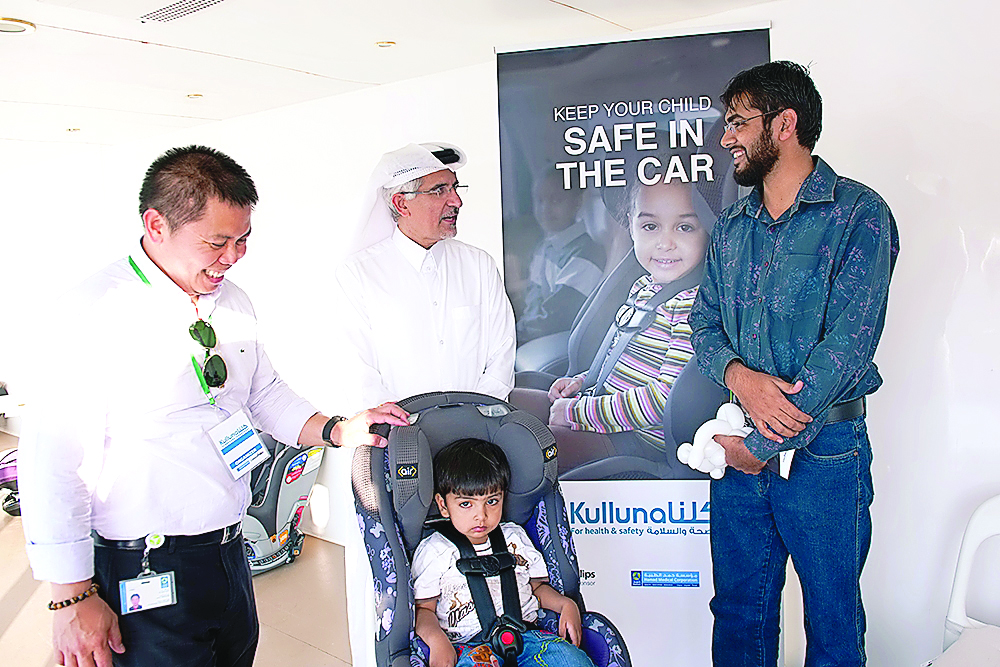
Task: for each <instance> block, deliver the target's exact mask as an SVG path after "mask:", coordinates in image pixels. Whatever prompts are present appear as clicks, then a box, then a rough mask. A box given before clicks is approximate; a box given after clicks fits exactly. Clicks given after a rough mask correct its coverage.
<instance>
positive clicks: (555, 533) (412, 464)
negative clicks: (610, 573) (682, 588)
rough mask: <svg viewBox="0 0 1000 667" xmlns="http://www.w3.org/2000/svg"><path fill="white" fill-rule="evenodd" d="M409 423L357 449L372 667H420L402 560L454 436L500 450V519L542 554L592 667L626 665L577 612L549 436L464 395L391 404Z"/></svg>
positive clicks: (612, 633)
mask: <svg viewBox="0 0 1000 667" xmlns="http://www.w3.org/2000/svg"><path fill="white" fill-rule="evenodd" d="M399 406H400V407H402V408H403V409H404V410H406V411H407V412H409V413H410V414H411V418H410V419H411V425H410V426H401V427H394V428H392V429H391V430H390V431H389V432H388V438H389V445H388V447H387V448H385V449H379V448H372V447H360V448H358V450H357V451H356V452H355V454H354V461H353V467H352V472H351V478H352V482H353V485H354V498H355V503H356V506H357V511H358V523H359V525H360V526H362V527H363V530H364V540H365V547H366V550H367V552H368V555H369V559H370V560H371V565H372V572H373V574H374V586H375V612H376V618H377V619H379V620H378V623H377V624H376V625H377V630H376V637H374V638H373V641H374V642H375V656H376V665H377V666H378V667H411V665H412V666H415V667H419V666H424V665H426V664H427V662H428V653H429V652H428V649H427V646H426V644H424V643H423V641H421V640H420V639H419V638H416V636H415V634H414V632H413V624H414V600H413V587H412V585H411V584H410V560H411V558H412V556H413V551H414V550H415V549H416V547H417V544H418V543H419V542H420V540H421V539H422V538H423V537H424V536H426V535H428V534H429V532H430V531H431V530H432V528H429V527H428V526H427V525H425V522H426V521H427V519H428V513H429V510H431V508H432V505H433V496H434V479H433V458H434V454H436V453H437V452H438V451H439V450H440V449H441V448H443V447H444V446H445V445H447V444H449V443H451V442H454V441H455V440H459V439H461V438H479V439H482V440H486V441H488V442H492V443H495V444H497V445H499V446H500V448H501V449H503V451H504V454H505V455H506V456H507V460H508V463H509V464H510V468H511V480H510V488H509V490H508V493H507V496H506V498H505V501H504V512H503V520H504V521H513V522H515V523H518V524H520V525H521V526H523V527H524V529H525V531H526V532H527V534H528V536H529V537H530V538H531V540H532V542H534V544H535V547H536V548H537V549H538V550H539V551H540V552H541V554H542V556H543V557H544V559H545V563H546V566H547V567H548V571H549V584H550V585H551V586H552V587H553V588H554V589H556V590H557V591H559V592H560V593H562V594H563V595H565V596H567V597H569V598H571V599H573V600H575V601H576V602H577V604H578V605H579V606H580V609H581V615H582V618H583V630H584V632H583V635H584V636H583V642H582V648H583V650H584V651H586V653H587V654H588V655H589V656H590V658H591V660H593V662H594V664H595V665H596V667H631V661H630V659H629V655H628V649H627V648H626V647H625V642H624V641H623V640H622V637H621V634H620V633H619V632H618V630H617V628H615V627H614V625H613V624H612V623H611V622H610V621H609V620H608V619H607V618H605V617H604V616H602V615H601V614H598V613H596V612H589V611H584V606H583V598H582V597H581V595H580V577H579V566H578V564H577V560H576V552H575V551H574V549H573V542H572V539H571V535H570V533H571V531H570V525H569V520H568V518H567V515H566V509H565V505H564V502H563V498H562V494H561V493H560V491H559V485H558V482H557V480H556V447H555V439H554V438H553V437H552V433H551V432H550V431H549V430H548V428H547V427H546V426H545V425H544V424H542V423H541V422H540V421H539V420H538V419H536V418H535V417H533V416H532V415H530V414H528V413H526V412H523V411H521V410H516V409H515V408H513V407H512V406H511V405H510V404H508V403H506V402H504V401H501V400H499V399H496V398H493V397H491V396H486V395H483V394H476V393H471V392H450V393H449V392H434V393H430V394H421V395H419V396H414V397H411V398H407V399H404V400H402V401H400V402H399ZM558 623H559V619H558V615H557V614H555V613H553V612H551V611H548V610H545V609H540V610H539V617H538V622H537V624H538V625H539V626H540V627H541V628H542V629H546V630H549V631H550V632H552V631H556V632H557V631H558V630H557V629H558Z"/></svg>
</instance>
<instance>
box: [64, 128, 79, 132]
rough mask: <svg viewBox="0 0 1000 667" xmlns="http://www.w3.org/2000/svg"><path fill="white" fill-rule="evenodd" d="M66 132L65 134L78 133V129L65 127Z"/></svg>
mask: <svg viewBox="0 0 1000 667" xmlns="http://www.w3.org/2000/svg"><path fill="white" fill-rule="evenodd" d="M66 131H67V132H79V131H80V128H78V127H67V128H66Z"/></svg>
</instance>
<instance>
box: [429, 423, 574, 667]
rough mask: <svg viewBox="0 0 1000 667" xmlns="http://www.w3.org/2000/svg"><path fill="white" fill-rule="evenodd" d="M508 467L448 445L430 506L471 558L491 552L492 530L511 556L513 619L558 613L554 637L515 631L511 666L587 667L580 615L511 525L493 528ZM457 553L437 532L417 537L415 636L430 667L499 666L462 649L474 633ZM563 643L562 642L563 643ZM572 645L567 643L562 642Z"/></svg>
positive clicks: (496, 588) (493, 450)
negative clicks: (516, 648) (518, 639)
mask: <svg viewBox="0 0 1000 667" xmlns="http://www.w3.org/2000/svg"><path fill="white" fill-rule="evenodd" d="M509 484H510V466H509V465H508V463H507V457H506V456H504V453H503V450H502V449H500V447H498V446H497V445H495V444H493V443H490V442H486V441H484V440H477V439H475V438H467V439H464V440H458V441H456V442H453V443H451V444H450V445H448V446H447V447H445V448H444V449H442V450H441V451H440V452H438V454H437V456H435V457H434V491H435V493H434V500H435V501H436V502H437V505H438V509H439V510H440V511H441V516H443V517H445V518H446V519H448V520H449V521H450V522H451V525H452V526H454V527H455V529H456V530H457V531H458V532H459V533H461V534H462V535H464V536H465V537H467V538H468V539H469V541H470V542H471V543H472V545H473V547H474V548H475V550H476V553H477V555H486V554H490V553H492V548H491V546H490V543H489V534H490V531H492V530H493V529H494V528H496V527H497V526H498V525H499V526H500V528H501V530H502V531H503V536H504V540H505V541H506V543H507V549H508V551H509V552H510V553H511V555H513V556H514V559H515V561H516V565H515V568H514V572H515V575H516V578H517V587H518V597H519V598H520V601H521V617H522V619H523V620H524V621H525V622H526V623H529V624H530V623H532V622H533V621H534V620H535V619H536V618H537V617H538V608H539V607H544V608H546V609H551V610H552V611H555V612H558V613H559V634H560V635H561V637H563V638H565V639H563V638H561V637H559V636H556V635H554V634H550V633H548V632H543V631H541V630H536V629H533V628H531V626H530V625H529V629H528V631H526V632H524V633H523V635H522V636H523V641H524V649H523V650H522V651H521V653H520V655H519V656H518V659H517V664H518V666H519V667H523V666H525V665H531V666H539V667H593V663H592V662H591V661H590V658H588V657H587V654H586V653H584V652H583V651H582V650H580V649H579V648H577V647H578V646H579V644H580V636H581V627H580V625H581V621H580V610H579V608H577V606H576V603H575V602H573V601H572V600H570V599H569V598H567V597H566V596H564V595H561V594H559V593H557V592H556V590H555V589H553V588H552V587H551V586H549V584H548V571H547V570H546V567H545V562H544V561H543V560H542V555H541V554H540V553H539V552H538V550H537V549H535V548H534V546H532V544H531V541H530V540H529V539H528V535H527V534H526V533H525V532H524V529H523V528H521V526H519V525H517V524H515V523H503V524H500V516H501V514H502V513H503V501H504V494H505V493H506V492H507V487H508V485H509ZM458 559H459V551H458V547H456V546H455V545H454V544H453V543H452V542H451V541H450V540H448V538H446V537H444V536H443V535H441V534H440V533H438V532H434V533H432V534H431V535H430V536H428V537H426V538H424V539H423V540H422V541H421V542H420V544H419V545H417V550H416V552H415V554H414V556H413V567H412V568H411V570H412V573H413V593H414V597H415V598H416V632H417V635H419V636H420V638H421V639H423V640H424V642H426V643H427V645H428V646H429V647H430V651H431V654H430V664H431V667H453V666H454V665H458V666H459V667H481V666H482V667H500V665H501V663H502V658H501V657H500V656H497V655H495V654H494V653H493V651H492V649H491V648H490V646H489V645H488V644H479V645H476V644H470V643H469V641H470V640H471V639H472V638H473V637H474V636H475V635H476V634H478V633H479V631H480V625H479V617H478V615H477V614H476V609H475V604H474V603H473V600H472V593H471V591H470V590H469V584H468V580H467V579H466V577H465V575H464V574H462V573H460V572H459V571H458V569H457V567H456V562H457V561H458ZM487 582H488V585H489V589H490V596H491V597H492V599H493V606H494V607H495V609H496V613H497V615H498V616H499V615H500V614H501V613H502V608H503V605H502V601H501V589H500V577H487ZM566 639H568V640H569V641H566ZM570 642H572V643H570Z"/></svg>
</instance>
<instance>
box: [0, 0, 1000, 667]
mask: <svg viewBox="0 0 1000 667" xmlns="http://www.w3.org/2000/svg"><path fill="white" fill-rule="evenodd" d="M760 20H770V21H771V22H772V31H771V36H772V46H771V54H772V57H773V58H776V59H779V58H781V59H791V60H797V61H800V62H807V63H808V62H812V63H813V68H812V71H813V75H814V77H815V79H816V82H817V84H818V86H819V88H820V91H821V92H822V93H823V96H824V99H825V102H826V104H825V106H826V109H825V122H824V127H825V129H824V133H823V137H822V139H821V140H820V143H819V146H818V147H817V152H818V153H819V154H821V155H822V156H823V157H824V158H826V159H827V161H828V162H829V163H830V164H831V165H832V166H833V167H834V168H835V169H837V170H838V171H840V172H841V173H843V174H845V175H849V176H851V177H853V178H856V179H858V180H860V181H863V182H865V183H867V184H869V185H871V186H872V187H874V188H875V189H877V190H878V191H879V192H880V193H881V194H882V195H883V197H885V199H886V200H887V201H888V202H889V205H890V206H891V207H892V209H893V212H894V213H895V215H896V219H897V222H898V224H899V229H900V236H901V245H902V251H901V255H900V260H899V263H898V265H897V268H896V275H895V278H894V280H893V287H892V291H891V297H890V304H889V317H888V322H887V325H886V330H885V335H884V337H883V341H882V345H881V347H880V350H879V354H878V356H877V358H876V360H877V362H878V363H879V367H880V369H881V371H882V373H883V375H884V377H885V379H886V383H885V385H884V387H883V388H882V389H881V390H880V391H879V392H878V393H877V394H875V395H874V397H873V398H872V400H871V401H870V403H869V407H870V413H871V417H870V419H869V428H870V432H871V437H872V442H873V446H874V450H875V463H874V476H875V485H876V497H875V504H874V508H873V512H874V521H875V536H874V542H873V545H872V552H871V556H870V558H869V562H868V567H867V569H866V571H865V576H864V579H863V583H864V595H865V603H866V608H867V610H868V613H869V631H868V650H869V656H870V664H872V665H873V666H875V667H883V666H886V667H892V666H895V665H917V664H920V663H921V662H922V661H924V660H926V659H928V658H930V657H932V656H933V655H936V654H937V653H938V652H939V651H940V642H941V636H942V625H943V619H944V614H945V607H946V600H947V596H948V592H949V590H950V584H951V572H952V570H953V568H954V564H955V560H956V555H957V550H958V543H959V541H960V539H961V534H962V529H963V527H964V525H965V522H966V521H967V519H968V517H969V515H970V514H971V512H972V510H973V508H974V507H975V506H976V505H978V504H979V503H980V502H981V501H982V500H984V499H985V498H987V497H989V496H992V495H995V494H998V493H1000V447H997V446H996V445H995V444H994V439H995V436H994V435H993V434H992V432H991V431H993V422H994V421H995V420H996V415H997V414H998V410H997V405H998V404H1000V400H998V399H1000V390H998V389H997V387H996V384H997V383H996V373H997V371H996V369H997V366H998V357H1000V354H998V352H997V345H996V339H997V333H998V331H1000V308H998V306H1000V263H998V258H997V249H996V245H997V238H998V235H1000V234H998V233H1000V222H998V221H997V219H996V214H995V212H994V210H993V209H994V207H993V206H990V205H989V204H988V202H990V194H991V192H992V187H991V186H990V181H991V179H990V176H991V175H992V172H993V171H994V170H995V168H994V164H993V162H994V160H993V157H992V155H991V153H992V152H994V151H995V147H994V146H993V145H991V144H990V139H992V138H993V137H994V136H995V135H996V134H997V132H996V131H995V130H994V128H993V124H994V123H993V121H992V115H993V112H994V110H995V109H997V108H998V106H1000V105H998V102H1000V92H998V90H997V88H996V86H995V84H994V80H995V75H994V68H995V66H996V64H997V63H998V62H1000V47H998V45H997V44H998V41H1000V40H997V39H996V37H995V35H994V34H993V27H994V26H995V25H998V24H1000V8H997V6H995V5H993V4H988V3H977V4H976V6H975V7H973V6H972V3H970V2H967V1H966V0H960V1H958V2H951V3H937V2H931V1H930V0H917V1H914V2H908V3H902V2H892V3H890V2H887V1H886V0H842V1H841V2H838V3H829V2H819V1H818V0H786V1H784V2H775V3H770V4H765V5H759V6H757V7H753V8H749V9H746V10H741V11H737V12H730V13H726V14H723V15H717V16H714V17H711V18H710V19H705V20H701V21H698V22H693V23H688V24H684V26H685V27H686V26H691V25H704V26H728V25H732V24H738V23H742V22H745V21H754V22H757V21H760ZM495 82H496V74H495V70H494V68H493V65H492V64H485V65H481V66H475V67H470V68H467V69H463V70H458V71H454V72H449V73H446V74H442V75H435V76H431V77H427V78H424V79H416V80H411V81H407V82H403V83H400V84H394V85H390V86H385V87H382V88H378V89H371V90H366V91H361V92H358V93H353V94H350V95H345V96H341V97H336V98H331V99H327V100H320V101H317V102H311V103H307V104H303V105H299V106H295V107H288V108H284V109H278V110H275V111H272V112H268V113H264V114H260V115H256V116H250V117H246V118H243V119H238V120H235V121H230V122H225V123H217V124H213V125H207V126H203V127H202V128H197V129H194V130H190V131H185V132H183V133H179V134H176V135H171V136H169V137H168V138H165V139H159V140H157V141H153V142H146V143H144V144H142V145H134V146H128V147H124V148H117V149H110V150H99V149H96V148H95V149H77V148H68V147H58V148H53V147H47V146H40V145H27V146H26V145H18V146H16V147H11V146H7V145H6V144H5V145H0V150H2V151H3V157H4V159H3V160H0V163H2V164H0V188H2V189H0V193H2V198H0V210H2V213H0V215H2V219H0V235H2V236H0V262H2V264H0V268H2V272H3V276H2V280H3V281H4V282H3V286H4V287H3V295H4V297H3V298H4V301H3V302H2V303H0V309H3V310H2V311H0V312H4V317H3V325H2V326H0V378H3V377H4V375H5V369H7V368H12V367H13V366H12V364H14V363H15V362H16V361H17V357H18V354H17V353H18V350H19V349H20V347H19V346H18V345H17V343H16V340H15V338H14V333H15V332H16V331H17V330H19V329H20V328H21V327H30V325H31V322H32V320H33V315H34V312H35V310H34V309H35V308H36V303H37V298H36V293H38V292H39V291H40V292H41V293H46V292H47V291H50V290H52V289H56V288H57V287H58V286H59V285H62V284H67V283H69V282H71V281H74V280H76V279H77V278H79V277H80V276H81V274H82V273H86V272H89V271H92V270H96V269H97V268H99V267H100V266H102V265H103V264H104V263H106V261H108V260H109V259H111V258H114V257H118V256H120V255H121V254H122V249H123V248H124V247H125V245H124V244H123V238H124V239H126V240H127V241H131V240H132V239H133V236H132V235H133V234H134V236H135V237H137V236H138V217H137V216H136V214H135V210H134V209H135V203H134V202H135V199H136V192H137V190H138V184H139V182H140V180H141V176H142V172H143V170H144V169H145V167H146V166H147V165H148V163H149V162H150V161H151V159H152V158H153V157H155V155H156V154H158V153H159V152H161V150H162V149H164V148H167V147H169V146H172V145H180V144H183V143H186V142H191V141H200V142H204V143H208V144H210V145H213V146H216V147H218V148H220V149H222V150H224V151H226V152H228V153H230V154H232V155H233V156H234V157H235V158H236V159H237V160H238V161H240V162H241V163H243V164H244V166H246V167H247V169H248V170H249V171H250V173H251V174H253V176H254V178H255V180H256V181H257V185H258V189H259V190H260V193H261V198H262V199H261V204H260V205H259V206H258V208H257V212H256V213H255V215H254V233H253V238H252V240H251V246H250V253H249V254H248V255H247V257H246V259H244V260H243V262H241V264H240V265H239V266H238V267H236V269H234V272H233V273H232V274H231V275H232V277H233V278H234V279H235V280H236V282H238V283H239V284H240V285H241V286H242V287H244V288H245V289H247V291H248V292H249V293H250V294H251V295H252V297H253V298H254V303H255V305H256V307H257V310H258V312H259V314H260V316H261V320H262V322H263V323H264V324H265V325H266V326H267V329H266V332H265V333H266V334H267V335H268V337H269V339H270V340H269V351H270V353H271V356H272V358H273V359H274V361H275V363H276V365H277V366H278V368H279V369H280V370H281V371H282V374H283V375H284V377H285V378H286V379H287V380H289V382H290V383H291V384H292V385H293V386H294V387H296V388H297V389H298V390H299V391H301V392H302V393H303V394H305V395H307V396H309V397H310V398H311V399H312V400H313V401H314V402H316V403H317V405H318V406H319V407H320V408H321V409H324V410H327V411H330V412H336V411H337V406H338V405H343V403H341V400H347V399H346V398H342V397H343V396H344V392H345V391H346V390H347V388H346V387H345V386H344V382H343V381H342V379H341V378H340V377H338V375H337V371H338V349H340V348H339V345H340V344H339V342H338V339H337V334H336V322H337V313H336V312H335V310H334V309H332V308H331V307H330V306H329V305H328V303H327V292H328V289H329V285H330V279H331V278H330V276H331V268H332V266H333V265H334V262H335V259H336V258H337V256H338V255H339V253H340V251H341V250H340V248H338V247H336V245H335V242H334V239H336V238H338V237H340V235H341V234H342V232H343V230H344V229H345V228H346V227H348V226H351V225H354V224H356V221H357V220H358V218H359V211H358V210H357V207H358V206H359V202H360V200H361V190H362V189H363V187H364V184H365V181H366V179H367V177H368V174H369V172H370V169H371V167H372V166H373V163H374V162H375V161H376V160H377V158H378V156H379V155H380V154H381V153H382V152H384V151H385V150H388V149H391V148H395V147H397V146H400V145H402V144H404V143H407V142H409V141H430V140H443V141H449V142H452V143H456V144H458V145H460V146H462V147H463V148H465V149H466V150H467V152H468V153H469V155H470V157H471V161H470V164H469V166H468V167H466V168H465V170H463V174H462V180H463V181H466V182H468V183H470V184H471V186H472V187H471V188H470V191H469V196H468V197H467V198H466V206H465V208H464V209H463V213H462V216H461V218H460V220H459V226H460V236H459V238H462V239H464V240H466V241H469V242H472V243H474V244H477V245H480V246H482V247H484V248H486V249H487V250H489V251H490V252H491V253H492V254H493V255H494V257H495V258H496V259H497V260H498V263H500V262H499V260H500V255H501V232H500V183H499V168H498V164H499V147H498V139H497V137H498V127H497V116H496V109H497V103H496V83H495ZM7 143H11V142H7ZM11 156H13V158H11ZM56 187H58V190H56ZM130 230H131V231H130ZM36 288H37V289H36ZM401 288H405V286H401ZM341 458H342V460H344V459H346V456H343V455H341ZM335 511H337V510H335ZM334 525H337V521H336V519H334V520H333V521H332V522H331V526H334ZM335 532H336V531H332V532H331V533H330V534H333V535H334V536H336V535H335ZM991 552H992V553H990V554H989V556H990V558H989V559H988V560H985V561H983V562H981V563H979V564H978V565H977V569H978V570H979V573H978V574H979V581H980V582H981V583H980V590H981V591H982V592H980V593H977V595H978V599H975V600H974V603H975V604H974V605H973V611H974V612H975V611H978V612H980V613H981V615H983V616H986V617H987V619H988V620H992V621H993V622H1000V600H998V596H996V595H992V596H990V595H989V594H988V591H994V592H995V591H996V590H1000V588H998V583H1000V582H998V580H997V577H998V575H996V574H991V571H992V572H997V571H1000V568H998V567H996V564H997V563H998V562H1000V549H996V548H994V549H992V550H991ZM990 564H992V567H991V566H990ZM982 582H986V583H987V584H988V585H985V584H983V583H982Z"/></svg>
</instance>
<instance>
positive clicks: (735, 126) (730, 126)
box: [723, 109, 784, 132]
mask: <svg viewBox="0 0 1000 667" xmlns="http://www.w3.org/2000/svg"><path fill="white" fill-rule="evenodd" d="M782 111H784V109H775V110H774V111H768V112H766V113H759V114H757V115H756V116H750V117H749V118H744V119H743V120H731V121H729V122H728V123H726V124H725V125H723V127H724V128H726V132H737V131H738V130H739V129H740V128H741V127H743V126H744V125H746V124H747V123H749V122H750V121H752V120H753V119H754V118H766V117H767V116H770V115H771V114H776V113H781V112H782Z"/></svg>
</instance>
